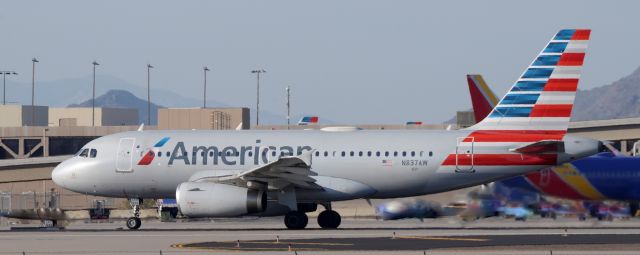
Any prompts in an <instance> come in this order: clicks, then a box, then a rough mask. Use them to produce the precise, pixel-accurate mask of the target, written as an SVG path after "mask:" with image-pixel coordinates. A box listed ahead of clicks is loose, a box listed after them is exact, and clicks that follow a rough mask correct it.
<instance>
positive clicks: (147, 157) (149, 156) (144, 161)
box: [138, 137, 169, 166]
mask: <svg viewBox="0 0 640 255" xmlns="http://www.w3.org/2000/svg"><path fill="white" fill-rule="evenodd" d="M168 141H169V137H164V138H162V139H160V141H158V142H157V143H156V144H155V145H154V146H153V148H151V149H149V150H147V152H146V153H145V154H144V156H142V158H141V159H140V161H138V165H141V166H146V165H149V164H151V162H152V161H153V159H154V158H155V157H156V153H157V151H158V150H159V149H160V148H161V147H162V146H164V144H165V143H167V142H168Z"/></svg>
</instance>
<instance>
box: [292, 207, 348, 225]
mask: <svg viewBox="0 0 640 255" xmlns="http://www.w3.org/2000/svg"><path fill="white" fill-rule="evenodd" d="M323 206H324V208H325V210H324V211H322V212H321V213H320V214H319V215H318V225H320V227H321V228H324V229H336V228H338V226H340V222H341V218H340V214H338V213H337V212H336V211H333V210H331V204H323ZM299 209H300V208H299ZM314 211H315V209H314ZM308 223H309V217H307V215H306V214H305V213H304V211H291V212H289V213H287V214H286V215H285V216H284V225H285V226H287V228H288V229H304V228H306V227H307V224H308Z"/></svg>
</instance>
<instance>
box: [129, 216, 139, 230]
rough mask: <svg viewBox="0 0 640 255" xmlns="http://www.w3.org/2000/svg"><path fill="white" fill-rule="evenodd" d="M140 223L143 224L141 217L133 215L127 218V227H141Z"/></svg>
mask: <svg viewBox="0 0 640 255" xmlns="http://www.w3.org/2000/svg"><path fill="white" fill-rule="evenodd" d="M140 225H142V221H141V220H140V218H136V217H131V218H128V219H127V228H129V229H139V228H140Z"/></svg>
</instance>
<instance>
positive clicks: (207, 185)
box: [176, 182, 267, 217]
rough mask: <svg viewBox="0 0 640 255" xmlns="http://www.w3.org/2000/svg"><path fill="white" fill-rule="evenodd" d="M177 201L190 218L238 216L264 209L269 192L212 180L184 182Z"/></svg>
mask: <svg viewBox="0 0 640 255" xmlns="http://www.w3.org/2000/svg"><path fill="white" fill-rule="evenodd" d="M176 202H177V204H178V209H179V210H180V212H181V213H182V215H184V216H187V217H234V216H242V215H245V214H251V213H259V212H263V211H264V210H265V209H266V207H267V194H266V192H264V191H262V190H253V189H247V188H243V187H238V186H232V185H226V184H219V183H211V182H183V183H181V184H180V185H178V188H177V189H176Z"/></svg>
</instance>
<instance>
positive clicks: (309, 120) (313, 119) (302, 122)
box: [298, 116, 318, 126]
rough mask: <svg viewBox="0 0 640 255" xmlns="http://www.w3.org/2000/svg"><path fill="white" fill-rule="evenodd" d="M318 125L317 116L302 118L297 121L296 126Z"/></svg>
mask: <svg viewBox="0 0 640 255" xmlns="http://www.w3.org/2000/svg"><path fill="white" fill-rule="evenodd" d="M313 124H318V116H304V117H302V118H301V119H300V121H298V126H306V125H313Z"/></svg>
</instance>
